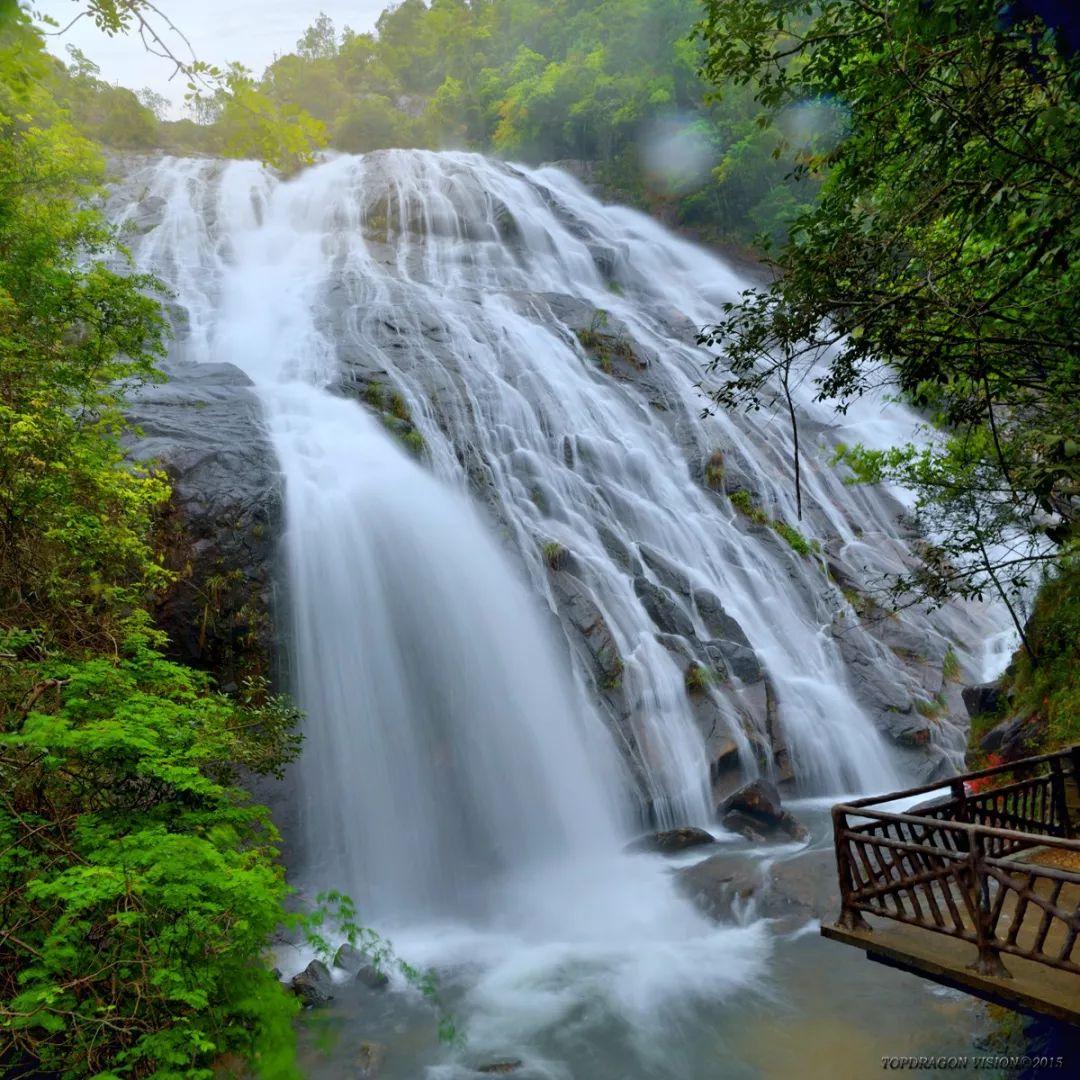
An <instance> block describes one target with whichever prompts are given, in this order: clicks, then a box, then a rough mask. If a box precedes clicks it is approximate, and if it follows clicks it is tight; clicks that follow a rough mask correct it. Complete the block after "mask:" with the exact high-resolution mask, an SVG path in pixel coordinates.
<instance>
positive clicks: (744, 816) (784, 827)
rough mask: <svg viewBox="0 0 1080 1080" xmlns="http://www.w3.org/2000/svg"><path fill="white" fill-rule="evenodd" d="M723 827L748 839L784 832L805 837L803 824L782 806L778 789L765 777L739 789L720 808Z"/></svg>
mask: <svg viewBox="0 0 1080 1080" xmlns="http://www.w3.org/2000/svg"><path fill="white" fill-rule="evenodd" d="M717 814H718V815H720V816H721V819H722V821H723V825H724V828H725V829H730V830H731V831H732V832H737V833H740V834H741V835H742V836H745V837H746V838H747V839H748V840H754V841H757V840H759V839H774V838H778V836H779V834H783V835H785V836H787V837H789V838H791V839H792V840H803V839H805V838H806V835H807V832H806V827H805V826H804V825H803V824H802V823H801V822H800V821H799V820H798V818H796V817H795V815H794V814H792V813H791V812H790V811H787V810H785V809H784V808H783V805H782V804H781V802H780V792H779V791H777V789H776V785H775V784H772V783H770V782H769V781H768V780H762V779H758V780H753V781H751V782H750V783H749V784H746V785H745V786H743V787H741V788H739V790H738V791H736V792H734V793H733V794H732V795H730V796H729V797H728V798H727V799H725V800H724V801H723V802H722V803H721V804H720V806H719V807H717Z"/></svg>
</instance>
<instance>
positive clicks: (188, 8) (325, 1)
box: [30, 0, 389, 119]
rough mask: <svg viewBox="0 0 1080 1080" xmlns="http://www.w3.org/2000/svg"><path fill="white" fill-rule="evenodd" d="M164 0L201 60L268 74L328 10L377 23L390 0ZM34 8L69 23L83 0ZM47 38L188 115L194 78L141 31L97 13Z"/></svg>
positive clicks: (339, 18) (355, 21) (341, 17)
mask: <svg viewBox="0 0 1080 1080" xmlns="http://www.w3.org/2000/svg"><path fill="white" fill-rule="evenodd" d="M157 5H158V7H159V8H160V9H161V10H162V11H163V12H165V13H166V14H167V15H168V16H169V18H171V19H172V21H173V22H174V23H175V24H176V26H177V27H178V28H179V29H180V30H182V31H183V33H184V34H185V35H186V36H187V38H188V40H189V41H190V42H191V45H192V48H193V49H194V50H195V53H196V55H197V56H198V58H199V59H200V60H205V61H207V63H211V64H218V65H220V66H224V65H225V64H226V63H228V62H229V61H231V60H239V61H240V63H242V64H244V66H245V67H249V68H251V69H252V71H254V72H255V74H256V75H261V74H262V72H263V69H264V68H265V67H266V66H267V64H269V63H270V61H271V60H273V59H274V56H275V55H277V54H280V53H287V52H291V51H292V50H293V48H294V46H295V45H296V42H297V39H298V38H299V37H300V35H301V34H302V33H303V32H304V30H305V28H306V27H307V26H308V25H309V24H310V23H312V22H314V21H315V17H316V16H317V15H318V14H319V12H320V11H325V12H326V14H327V15H329V16H330V18H331V19H333V20H334V24H335V26H337V28H338V30H341V28H342V27H343V26H345V25H346V24H347V25H349V26H351V27H352V28H353V29H354V30H371V29H372V28H373V27H374V26H375V20H376V19H377V18H378V17H379V13H380V12H381V11H382V10H383V8H385V7H387V6H389V0H310V2H308V0H302V2H301V3H297V2H296V0H157ZM30 7H31V8H33V9H34V10H36V11H39V12H41V13H43V14H45V15H51V16H52V17H53V18H54V19H56V20H57V21H58V22H59V23H60V25H61V26H64V25H66V24H67V23H68V22H69V21H70V20H71V18H72V17H73V16H74V15H75V14H77V13H78V11H79V5H78V4H77V3H76V2H75V0H33V2H32V3H31V4H30ZM46 42H47V44H48V47H49V50H50V51H51V52H54V53H56V55H57V56H59V57H61V58H62V59H64V60H66V59H67V53H66V51H65V47H66V46H67V45H68V44H69V43H70V44H72V45H74V46H76V47H77V48H79V49H81V50H82V51H83V52H84V53H86V55H87V56H88V57H89V58H90V59H91V60H93V61H94V63H95V64H97V65H98V66H99V67H100V68H101V77H102V78H103V79H106V80H108V81H109V82H114V83H119V84H120V85H121V86H127V87H130V88H131V89H132V90H141V89H142V88H143V87H144V86H148V87H150V88H151V89H152V90H156V91H157V92H158V93H159V94H164V95H165V96H166V97H167V98H169V99H170V100H171V101H173V102H174V104H175V105H176V108H174V110H173V114H172V115H173V118H174V119H175V118H178V117H180V116H182V115H184V113H183V110H182V105H183V98H184V92H185V85H184V84H185V82H186V80H184V79H183V78H182V77H181V76H177V77H176V78H175V79H173V80H172V81H170V80H169V76H170V75H171V74H172V68H171V66H170V64H169V63H168V61H166V60H162V59H159V58H158V57H156V56H151V55H150V54H149V53H147V52H146V51H145V50H144V49H143V47H142V43H141V42H140V41H139V39H138V37H137V36H136V37H131V36H126V37H116V38H109V37H106V36H105V35H104V34H102V33H101V32H100V31H99V30H98V29H97V27H96V26H94V24H93V23H92V22H91V21H90V20H89V19H80V20H79V21H78V22H77V23H76V24H75V25H74V26H73V27H72V28H71V29H70V30H68V31H66V32H65V33H64V34H63V35H61V36H59V37H49V38H46ZM175 46H176V48H175V51H176V53H177V55H178V56H183V55H184V52H185V49H184V44H183V42H182V41H180V40H179V39H177V40H176V42H175Z"/></svg>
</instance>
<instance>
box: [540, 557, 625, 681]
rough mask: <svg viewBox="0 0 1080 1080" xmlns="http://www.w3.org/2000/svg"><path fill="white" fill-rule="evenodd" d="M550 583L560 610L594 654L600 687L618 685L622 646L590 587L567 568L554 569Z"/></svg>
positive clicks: (593, 660) (621, 670)
mask: <svg viewBox="0 0 1080 1080" xmlns="http://www.w3.org/2000/svg"><path fill="white" fill-rule="evenodd" d="M551 583H552V588H553V590H554V592H555V597H556V600H557V601H558V603H559V610H560V611H561V612H562V614H563V615H564V617H565V618H566V619H567V620H568V622H569V623H570V625H571V626H572V627H573V628H574V629H575V630H576V631H577V633H578V634H579V635H580V640H581V641H582V642H583V643H584V645H585V648H586V649H587V650H588V653H589V655H590V656H591V658H592V662H593V669H594V674H595V677H596V680H597V682H598V684H599V686H600V688H601V689H604V690H606V689H612V688H614V687H616V686H618V684H619V682H620V680H621V679H622V672H623V661H622V657H621V656H620V655H619V647H618V645H617V644H616V642H615V637H614V635H613V634H612V633H611V629H610V627H609V626H608V624H607V620H606V619H605V618H604V614H603V612H602V611H601V610H600V608H599V607H598V606H597V604H596V602H595V600H594V599H593V598H592V596H591V594H590V592H589V590H588V588H586V586H585V584H584V583H583V582H581V581H580V580H579V579H578V578H576V577H574V575H573V574H571V573H569V572H568V571H566V570H557V571H554V572H552V574H551Z"/></svg>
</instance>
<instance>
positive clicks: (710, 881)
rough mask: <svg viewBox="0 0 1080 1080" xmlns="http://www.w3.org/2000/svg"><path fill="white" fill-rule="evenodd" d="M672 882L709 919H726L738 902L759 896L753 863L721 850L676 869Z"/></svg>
mask: <svg viewBox="0 0 1080 1080" xmlns="http://www.w3.org/2000/svg"><path fill="white" fill-rule="evenodd" d="M675 884H676V887H677V888H678V889H679V891H680V892H681V893H682V894H683V895H684V896H686V897H687V899H689V900H690V901H691V902H692V903H694V904H695V905H696V906H697V907H698V908H700V909H701V910H702V911H703V912H704V913H705V914H706V915H708V916H709V917H710V918H713V919H719V920H727V919H730V918H731V917H732V916H733V915H734V914H735V909H736V907H737V906H738V905H739V904H745V903H746V902H747V901H748V900H751V899H753V898H756V897H757V896H759V895H760V892H761V887H762V880H761V875H760V873H759V872H758V869H757V867H756V866H755V865H754V864H753V863H751V862H749V861H748V860H746V859H744V858H740V857H739V856H737V855H732V854H730V853H728V852H721V853H720V854H717V855H713V856H711V857H710V858H708V859H703V860H702V861H701V862H699V863H695V864H694V865H693V866H686V867H683V868H682V869H680V870H678V871H677V872H676V874H675Z"/></svg>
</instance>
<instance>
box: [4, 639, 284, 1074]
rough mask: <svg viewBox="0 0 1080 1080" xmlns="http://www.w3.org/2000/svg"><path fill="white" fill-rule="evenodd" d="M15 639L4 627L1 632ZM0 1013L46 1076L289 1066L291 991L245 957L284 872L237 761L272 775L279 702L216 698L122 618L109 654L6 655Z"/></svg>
mask: <svg viewBox="0 0 1080 1080" xmlns="http://www.w3.org/2000/svg"><path fill="white" fill-rule="evenodd" d="M10 644H16V645H18V643H17V642H10V641H9V645H10ZM0 687H2V689H3V691H4V697H3V712H2V721H3V723H2V728H0V732H2V733H0V895H2V896H3V900H2V901H0V924H2V925H3V927H4V931H3V934H2V935H0V1023H2V1025H3V1027H4V1029H6V1035H7V1037H8V1038H9V1039H10V1040H11V1041H12V1043H13V1045H14V1047H15V1048H16V1049H17V1051H18V1053H19V1054H20V1055H21V1057H22V1058H23V1059H25V1060H28V1061H31V1062H34V1063H36V1064H37V1066H38V1067H39V1068H40V1069H41V1070H48V1071H55V1072H56V1073H58V1074H59V1075H61V1076H64V1077H76V1076H85V1075H88V1074H89V1075H95V1074H98V1073H99V1072H108V1073H109V1074H120V1075H127V1076H135V1077H139V1076H149V1075H153V1076H155V1077H174V1076H175V1077H180V1076H183V1077H189V1078H191V1077H203V1076H205V1077H209V1076H210V1075H211V1072H210V1065H211V1063H212V1062H213V1061H214V1060H215V1059H216V1058H218V1057H220V1056H221V1055H222V1054H226V1053H230V1052H231V1053H238V1054H240V1055H241V1056H242V1057H243V1058H244V1059H245V1060H247V1061H250V1062H252V1063H254V1064H255V1065H256V1066H257V1067H258V1069H259V1072H260V1074H261V1075H263V1076H266V1077H271V1076H290V1075H294V1073H295V1069H294V1068H293V1066H292V1061H293V1033H292V1028H291V1025H290V1018H291V1017H292V1015H293V1013H294V1012H295V1010H296V1004H295V1001H294V999H293V998H292V997H291V996H290V995H289V994H287V993H286V991H285V990H284V988H282V987H281V985H280V984H279V983H278V981H277V979H276V978H275V977H274V975H273V974H272V973H271V971H270V970H269V968H268V966H267V965H266V964H265V963H263V962H262V960H261V954H262V952H263V950H264V948H265V946H266V943H267V941H268V939H269V937H270V935H271V934H272V933H273V932H274V930H275V928H276V927H277V926H278V925H279V924H280V923H281V921H282V919H283V909H282V901H283V899H284V897H285V894H286V885H285V881H284V875H283V872H282V870H281V867H280V866H279V865H278V863H277V849H276V844H277V839H278V837H277V833H276V831H275V829H274V827H273V825H272V824H271V822H270V819H269V816H268V812H267V811H266V809H265V808H263V807H261V806H257V805H255V804H253V803H251V802H250V800H249V798H248V797H247V795H246V794H245V793H244V792H242V791H241V790H240V789H239V788H238V787H237V786H236V779H237V770H238V769H239V768H240V767H244V768H247V769H251V770H253V771H255V772H259V773H267V772H270V773H279V772H280V770H281V768H282V767H283V765H284V764H285V763H286V762H287V761H288V760H289V759H290V758H291V757H292V756H294V754H295V753H296V751H297V749H298V738H297V736H295V735H294V734H293V725H294V722H295V719H296V713H295V711H294V710H293V709H292V708H291V707H290V706H289V705H288V704H287V703H286V702H284V701H283V700H282V699H280V698H276V697H271V696H268V695H267V694H266V692H265V688H264V687H262V686H260V685H251V686H249V687H247V688H246V691H245V693H244V695H243V696H242V698H241V699H240V700H238V701H234V700H231V699H230V698H227V697H225V696H223V695H221V694H217V693H214V692H212V691H211V689H210V686H209V681H208V679H207V677H206V676H205V675H202V674H200V673H198V672H195V671H192V670H191V669H190V668H186V667H182V666H180V665H177V664H174V663H171V662H169V661H168V660H165V659H164V658H163V657H162V656H161V655H160V653H159V652H158V651H157V650H156V649H155V647H154V643H153V639H152V635H147V634H142V633H138V632H135V633H132V634H131V635H129V640H128V644H127V646H126V647H125V649H124V650H123V652H122V654H121V655H120V656H119V657H105V656H99V657H94V658H91V659H75V660H73V659H69V658H65V657H62V656H61V657H56V658H45V659H42V660H39V661H36V662H34V661H25V660H24V661H19V660H17V659H16V660H14V661H6V662H4V663H3V664H2V665H0Z"/></svg>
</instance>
